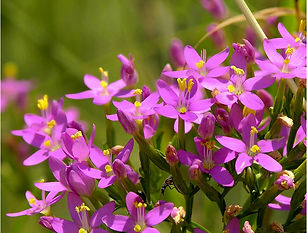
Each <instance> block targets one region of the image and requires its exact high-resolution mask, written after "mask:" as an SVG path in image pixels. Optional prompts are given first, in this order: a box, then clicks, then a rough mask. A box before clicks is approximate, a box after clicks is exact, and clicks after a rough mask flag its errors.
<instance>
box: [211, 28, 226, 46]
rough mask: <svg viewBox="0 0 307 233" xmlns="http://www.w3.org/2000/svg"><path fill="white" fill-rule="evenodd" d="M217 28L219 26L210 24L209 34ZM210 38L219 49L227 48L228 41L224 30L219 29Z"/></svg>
mask: <svg viewBox="0 0 307 233" xmlns="http://www.w3.org/2000/svg"><path fill="white" fill-rule="evenodd" d="M216 26H217V24H216V23H212V24H209V26H208V27H207V32H210V31H212V30H214V29H215V28H216ZM210 38H211V39H212V41H213V43H214V44H215V45H216V47H217V48H218V49H223V48H225V45H226V40H225V34H224V32H223V31H222V30H220V29H219V30H217V31H215V32H213V33H212V34H211V35H210Z"/></svg>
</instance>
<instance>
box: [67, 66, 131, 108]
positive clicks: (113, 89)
mask: <svg viewBox="0 0 307 233" xmlns="http://www.w3.org/2000/svg"><path fill="white" fill-rule="evenodd" d="M99 70H100V72H101V80H100V79H98V78H96V77H95V76H92V75H90V74H86V75H84V79H83V80H84V84H85V85H86V86H87V87H88V88H89V89H90V90H87V91H83V92H80V93H76V94H67V95H66V97H67V98H69V99H91V98H93V103H94V104H96V105H104V104H107V103H109V102H110V101H111V99H112V97H113V96H114V97H120V98H125V97H131V96H132V92H131V91H130V90H121V89H123V88H124V87H126V83H125V82H124V81H123V80H122V79H119V80H117V81H115V82H113V83H109V80H108V79H109V77H108V72H107V71H104V70H103V69H102V68H99Z"/></svg>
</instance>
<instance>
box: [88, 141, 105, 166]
mask: <svg viewBox="0 0 307 233" xmlns="http://www.w3.org/2000/svg"><path fill="white" fill-rule="evenodd" d="M90 158H91V160H92V162H93V163H94V164H95V166H96V167H98V168H102V166H104V165H105V164H106V163H108V158H107V156H104V155H103V153H102V151H101V150H100V149H99V148H98V147H97V146H92V148H91V149H90Z"/></svg>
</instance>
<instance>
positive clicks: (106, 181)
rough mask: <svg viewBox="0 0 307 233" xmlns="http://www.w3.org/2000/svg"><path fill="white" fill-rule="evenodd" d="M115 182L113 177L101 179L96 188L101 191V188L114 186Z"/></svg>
mask: <svg viewBox="0 0 307 233" xmlns="http://www.w3.org/2000/svg"><path fill="white" fill-rule="evenodd" d="M115 181H116V176H115V175H113V176H109V177H101V179H100V181H99V183H98V185H97V186H98V187H99V188H102V189H103V188H106V187H109V186H110V185H112V184H114V182H115Z"/></svg>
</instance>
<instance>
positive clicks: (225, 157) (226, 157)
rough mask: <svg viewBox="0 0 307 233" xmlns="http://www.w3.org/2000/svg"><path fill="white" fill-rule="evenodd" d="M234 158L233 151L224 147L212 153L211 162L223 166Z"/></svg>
mask: <svg viewBox="0 0 307 233" xmlns="http://www.w3.org/2000/svg"><path fill="white" fill-rule="evenodd" d="M235 157H236V153H235V152H234V151H232V150H229V149H227V148H226V147H222V148H221V149H219V150H217V151H216V152H215V153H214V155H213V161H214V162H215V164H224V163H228V162H229V161H231V160H233V159H234V158H235Z"/></svg>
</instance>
